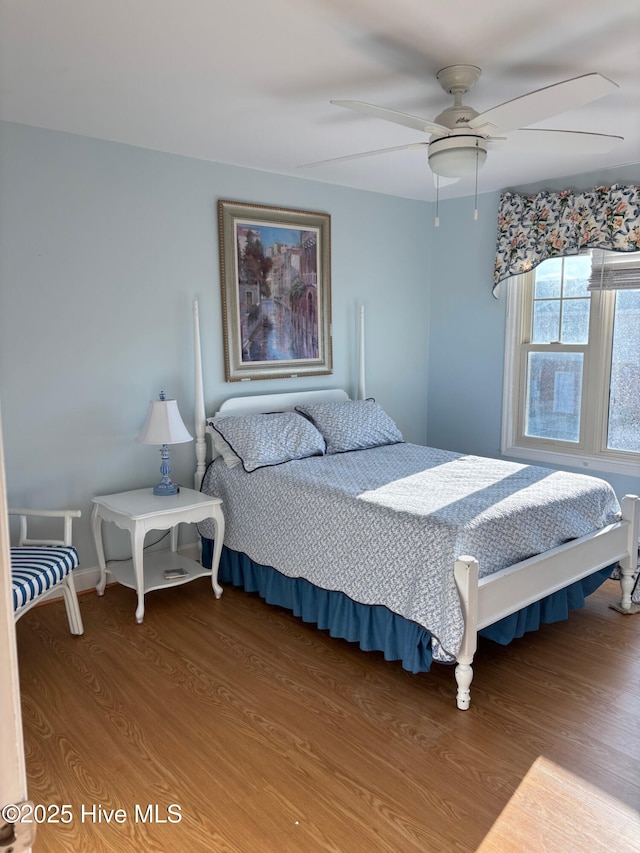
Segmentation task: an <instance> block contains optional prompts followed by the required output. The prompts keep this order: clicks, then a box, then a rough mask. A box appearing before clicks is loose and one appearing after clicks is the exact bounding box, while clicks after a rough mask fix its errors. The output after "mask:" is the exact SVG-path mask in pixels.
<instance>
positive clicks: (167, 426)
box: [136, 391, 193, 495]
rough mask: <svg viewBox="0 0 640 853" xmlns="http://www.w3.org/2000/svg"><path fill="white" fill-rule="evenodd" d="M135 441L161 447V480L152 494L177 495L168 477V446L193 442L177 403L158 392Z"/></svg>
mask: <svg viewBox="0 0 640 853" xmlns="http://www.w3.org/2000/svg"><path fill="white" fill-rule="evenodd" d="M136 441H137V442H138V444H159V445H161V447H160V453H161V454H162V463H161V465H160V473H161V474H162V480H161V481H160V483H158V485H157V486H154V488H153V494H154V495H175V494H177V493H178V492H179V491H180V487H179V486H177V485H176V484H175V483H172V482H171V479H170V477H169V474H170V473H171V465H170V464H169V447H168V445H170V444H183V443H184V442H186V441H193V436H192V435H191V434H190V433H189V431H188V430H187V428H186V426H185V425H184V422H183V420H182V418H181V417H180V412H179V410H178V403H177V402H176V400H167V399H166V397H165V393H164V391H161V392H160V399H159V400H151V402H150V403H149V410H148V411H147V419H146V421H145V422H144V426H143V427H142V429H141V430H140V432H139V433H138V435H137V436H136Z"/></svg>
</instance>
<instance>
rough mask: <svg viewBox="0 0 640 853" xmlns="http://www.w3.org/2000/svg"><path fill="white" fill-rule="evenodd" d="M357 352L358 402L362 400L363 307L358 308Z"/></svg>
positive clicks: (363, 389) (363, 391)
mask: <svg viewBox="0 0 640 853" xmlns="http://www.w3.org/2000/svg"><path fill="white" fill-rule="evenodd" d="M359 330H360V335H359V350H358V400H364V398H365V387H364V305H361V306H360V325H359Z"/></svg>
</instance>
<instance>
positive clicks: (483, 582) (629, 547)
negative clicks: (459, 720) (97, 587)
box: [454, 495, 640, 711]
mask: <svg viewBox="0 0 640 853" xmlns="http://www.w3.org/2000/svg"><path fill="white" fill-rule="evenodd" d="M639 535H640V498H638V497H637V496H636V495H627V496H626V497H624V498H623V499H622V519H621V520H620V521H618V522H616V523H615V524H609V525H608V526H607V527H604V528H602V529H601V530H597V531H596V532H595V533H590V534H588V535H587V536H582V537H580V538H579V539H574V540H572V541H571V542H567V543H565V544H564V545H560V546H558V547H557V548H552V549H551V550H550V551H545V552H544V553H543V554H538V555H537V556H535V557H530V558H529V559H528V560H523V561H522V562H521V563H516V565H514V566H509V567H508V568H506V569H502V570H501V571H499V572H495V573H494V574H492V575H488V576H487V577H484V578H479V577H478V563H477V561H476V560H475V559H474V558H473V557H466V556H465V557H460V558H459V559H458V560H457V561H456V564H455V569H454V572H455V579H456V585H457V587H458V593H459V595H460V603H461V607H462V613H463V617H464V624H465V631H464V636H463V639H462V643H461V645H460V650H459V652H458V656H457V666H456V671H455V672H456V681H457V684H458V693H457V704H458V708H460V710H463V711H464V710H466V709H467V708H468V707H469V703H470V700H471V697H470V685H471V680H472V678H473V668H472V663H473V656H474V654H475V652H476V648H477V642H478V640H477V635H478V631H481V630H482V629H483V628H486V627H487V626H488V625H493V623H494V622H498V621H499V620H500V619H503V618H504V617H505V616H510V615H511V614H512V613H515V612H516V611H518V610H521V609H522V608H523V607H528V606H529V605H530V604H533V603H534V602H535V601H539V600H540V599H541V598H545V597H546V596H547V595H551V594H552V593H554V592H557V591H558V590H560V589H564V588H565V587H567V586H569V585H570V584H572V583H574V582H575V581H579V580H582V579H583V578H586V577H588V576H589V575H592V574H593V573H594V572H597V571H599V570H600V569H603V568H605V567H606V566H612V565H614V564H615V563H619V564H620V569H621V578H620V586H621V590H622V601H621V608H622V609H625V610H629V609H630V607H631V590H632V587H633V578H634V573H635V570H636V567H637V554H638V537H639Z"/></svg>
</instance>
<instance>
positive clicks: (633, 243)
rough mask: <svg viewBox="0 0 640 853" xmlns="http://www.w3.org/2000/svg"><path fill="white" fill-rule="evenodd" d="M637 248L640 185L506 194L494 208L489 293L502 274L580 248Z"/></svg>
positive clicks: (517, 271)
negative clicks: (495, 226) (494, 240)
mask: <svg viewBox="0 0 640 853" xmlns="http://www.w3.org/2000/svg"><path fill="white" fill-rule="evenodd" d="M590 248H598V249H608V250H609V251H614V252H637V251H638V250H640V187H629V186H626V187H622V186H611V187H595V189H592V190H587V191H586V192H573V191H572V190H563V191H562V192H541V193H538V194H537V195H518V194H516V193H511V192H505V193H502V195H501V196H500V207H499V209H498V242H497V247H496V262H495V268H494V276H493V292H494V295H495V294H496V287H497V285H498V284H499V283H500V282H501V281H502V280H503V279H505V278H509V277H510V276H512V275H519V274H520V273H523V272H527V271H528V270H531V269H533V268H534V267H537V266H538V264H541V263H542V261H546V260H547V258H553V257H556V256H558V255H575V254H577V253H578V252H581V251H583V250H584V249H590Z"/></svg>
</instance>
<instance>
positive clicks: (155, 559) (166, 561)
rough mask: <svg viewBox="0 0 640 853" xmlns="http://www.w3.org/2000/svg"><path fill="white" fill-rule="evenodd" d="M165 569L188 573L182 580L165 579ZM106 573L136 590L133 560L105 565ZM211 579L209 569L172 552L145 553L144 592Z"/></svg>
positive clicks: (123, 584)
mask: <svg viewBox="0 0 640 853" xmlns="http://www.w3.org/2000/svg"><path fill="white" fill-rule="evenodd" d="M167 569H186V571H187V572H188V573H189V574H188V575H186V576H185V577H182V578H165V576H164V573H165V571H166V570H167ZM107 573H108V574H110V575H111V576H112V577H113V579H114V580H115V581H117V582H118V583H120V584H122V586H128V587H129V588H130V589H136V590H137V588H138V587H137V584H136V577H135V572H134V569H133V560H125V561H123V562H113V563H107ZM204 577H209V578H210V577H211V569H207V568H205V567H204V566H202V565H200V563H197V562H196V561H195V560H192V559H190V558H189V557H184V556H183V555H182V554H179V553H174V552H173V551H158V552H157V553H155V552H154V553H146V554H145V556H144V592H145V593H147V592H153V590H155V589H165V588H166V587H169V586H181V585H182V584H184V583H189V581H193V580H196V578H204Z"/></svg>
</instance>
